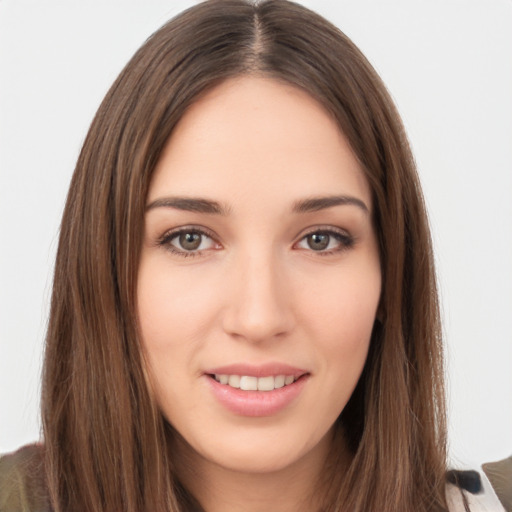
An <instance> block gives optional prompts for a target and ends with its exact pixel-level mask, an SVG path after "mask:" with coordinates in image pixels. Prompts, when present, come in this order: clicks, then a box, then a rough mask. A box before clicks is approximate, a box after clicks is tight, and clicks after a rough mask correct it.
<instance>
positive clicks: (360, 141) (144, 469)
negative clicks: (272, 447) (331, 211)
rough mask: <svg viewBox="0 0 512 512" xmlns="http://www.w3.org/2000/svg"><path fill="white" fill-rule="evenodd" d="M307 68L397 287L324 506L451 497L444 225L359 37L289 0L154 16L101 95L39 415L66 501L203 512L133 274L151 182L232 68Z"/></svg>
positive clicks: (76, 189)
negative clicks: (181, 126)
mask: <svg viewBox="0 0 512 512" xmlns="http://www.w3.org/2000/svg"><path fill="white" fill-rule="evenodd" d="M241 74H257V75H263V76H268V77H272V78H275V79H278V80H283V81H285V82H287V83H290V84H293V85H295V86H297V87H299V88H301V89H303V90H305V91H307V92H308V93H309V94H310V95H311V96H313V97H314V98H316V99H317V100H318V101H319V102H320V103H321V104H322V105H323V106H324V107H325V108H326V109H327V110H328V111H329V112H330V113H331V115H332V116H334V118H335V119H336V120H337V122H338V123H339V127H340V129H341V131H342V132H343V133H344V134H345V136H346V137H347V139H348V141H349V142H350V144H351V146H352V148H353V151H354V153H355V155H356V156H357V158H358V159H359V161H360V163H361V166H362V168H363V169H364V171H365V173H366V176H367V179H368V182H369V183H370V186H371V189H372V193H373V200H374V209H375V219H374V221H375V225H376V231H377V233H378V237H379V243H380V257H381V264H382V274H383V291H382V299H381V306H380V310H379V316H378V320H377V321H376V324H375V328H374V333H373V337H372V341H371V347H370V353H369V356H368V360H367V363H366V366H365V369H364V371H363V375H362V376H361V379H360V381H359V383H358V386H357V388H356V391H355V392H354V395H353V396H352V398H351V400H350V401H349V404H348V405H347V407H346V408H345V410H344V411H343V413H342V415H341V417H340V418H339V420H338V425H339V429H338V431H339V432H340V435H343V436H344V438H345V439H346V440H347V441H348V444H349V446H350V447H351V449H352V451H353V459H352V463H351V465H350V467H349V469H348V472H341V471H340V470H339V465H338V464H337V461H336V456H335V457H334V459H333V460H332V461H330V462H329V473H328V475H329V482H331V485H330V486H329V488H328V489H327V490H326V491H325V499H324V497H322V498H320V497H319V503H320V502H324V501H325V503H326V504H325V506H324V510H326V511H341V510H351V511H354V512H356V511H359V512H363V511H375V510H381V511H393V512H406V511H407V512H409V511H410V510H417V511H427V510H429V511H434V510H436V511H437V510H439V511H440V510H445V507H446V506H445V501H444V473H445V416H444V392H443V368H442V347H441V336H440V323H439V312H438V302H437V292H436V282H435V274H434V267H433V258H432V249H431V241H430V235H429V229H428V223H427V217H426V213H425V206H424V203H423V199H422V193H421V189H420V185H419V181H418V177H417V174H416V171H415V165H414V161H413V158H412V156H411V152H410V149H409V145H408V142H407V139H406V136H405V134H404V130H403V127H402V124H401V121H400V119H399V116H398V114H397V112H396V110H395V107H394V105H393V103H392V101H391V99H390V97H389V95H388V93H387V91H386V89H385V87H384V85H383V84H382V82H381V80H380V78H379V77H378V76H377V74H376V73H375V71H374V70H373V68H372V67H371V66H370V64H369V63H368V62H367V60H366V59H365V57H364V56H363V55H362V54H361V53H360V51H359V50H358V49H357V48H356V47H355V46H354V44H353V43H352V42H351V41H350V40H349V39H348V38H347V37H346V36H345V35H344V34H343V33H342V32H340V31H339V30H338V29H337V28H335V27H334V26H333V25H331V24H330V23H329V22H327V21H326V20H324V19H323V18H321V17H320V16H318V15H316V14H315V13H313V12H311V11H309V10H307V9H306V8H304V7H301V6H299V5H296V4H293V3H290V2H287V1H285V0H269V1H262V2H260V3H257V4H253V3H248V2H246V1H244V0H210V1H208V2H205V3H202V4H199V5H197V6H195V7H192V8H191V9H189V10H187V11H185V12H184V13H182V14H181V15H179V16H178V17H176V18H174V19H173V20H171V21H170V22H169V23H168V24H166V25H165V26H164V27H163V28H161V29H160V30H159V31H158V32H156V33H155V34H154V35H153V36H152V37H151V38H150V39H149V40H148V41H147V42H146V43H145V44H144V46H143V47H142V48H141V49H140V50H139V51H138V52H137V53H136V54H135V56H134V57H133V58H132V60H131V61H130V62H129V63H128V65H127V66H126V68H125V69H124V70H123V71H122V73H121V74H120V76H119V77H118V79H117V80H116V82H115V83H114V84H113V86H112V87H111V89H110V91H109V92H108V94H107V96H106V98H105V99H104V101H103V103H102V104H101V106H100V108H99V110H98V112H97V114H96V116H95V118H94V120H93V122H92V125H91V128H90V130H89V133H88V135H87V138H86V140H85V143H84V146H83V149H82V151H81V154H80V156H79V159H78V162H77V165H76V169H75V173H74V175H73V179H72V182H71V187H70V190H69V195H68V198H67V203H66V207H65V211H64V215H63V220H62V225H61V232H60V240H59V248H58V253H57V260H56V266H55V277H54V285H53V295H52V303H51V315H50V322H49V328H48V334H47V339H46V352H45V362H44V375H43V396H42V416H43V428H44V441H45V445H46V471H47V477H48V482H49V488H50V494H51V499H52V502H53V506H54V508H55V510H56V512H64V511H66V512H68V511H73V510H83V511H87V512H93V511H94V512H97V511H99V510H102V511H112V512H114V511H115V512H119V511H121V510H123V511H127V512H143V511H148V512H149V511H151V512H158V511H164V510H165V511H174V512H176V511H185V510H186V511H189V510H191V509H192V508H193V505H192V504H193V502H194V499H193V497H191V496H189V494H188V493H187V491H186V490H185V489H184V488H183V487H182V486H181V484H180V482H179V480H178V478H177V476H176V475H175V472H174V470H173V460H172V453H169V450H168V449H167V448H166V447H167V446H168V438H169V436H172V435H173V434H172V431H171V430H170V429H169V428H168V427H167V426H166V424H165V421H164V420H163V418H162V416H161V414H160V413H159V411H158V409H157V407H156V406H155V402H154V400H153V399H152V396H151V393H150V391H149V388H148V385H147V379H146V375H145V368H144V362H143V358H142V355H141V350H140V344H139V336H138V327H137V312H136V307H135V304H136V300H135V299H136V278H137V269H138V262H139V253H140V247H141V243H142V234H143V218H144V208H145V199H146V194H147V190H148V185H149V182H150V180H151V175H152V172H153V169H154V168H155V164H156V162H157V161H158V159H159V156H160V154H161V151H162V148H163V147H164V145H165V143H166V141H167V139H168V138H169V136H170V134H171V132H172V130H173V128H174V126H175V125H176V123H177V122H178V121H179V119H180V117H181V116H182V115H183V113H184V112H185V110H186V109H187V107H189V106H190V105H191V103H193V102H194V100H195V99H197V97H198V96H199V95H200V94H202V93H204V92H205V91H206V90H208V89H210V88H212V87H214V86H215V85H216V84H218V83H219V82H221V81H222V80H225V79H227V78H229V77H233V76H237V75H241Z"/></svg>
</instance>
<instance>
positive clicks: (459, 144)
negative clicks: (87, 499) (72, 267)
mask: <svg viewBox="0 0 512 512" xmlns="http://www.w3.org/2000/svg"><path fill="white" fill-rule="evenodd" d="M193 3H194V2H191V1H171V0H167V1H163V0H151V1H142V0H139V1H136V0H123V1H121V0H119V1H114V0H109V1H105V0H88V1H86V2H85V1H79V0H0V452H6V451H10V450H13V449H15V448H16V447H18V446H20V445H22V444H24V443H27V442H30V441H33V440H36V439H37V438H38V436H39V419H38V406H39V398H38V397H39V378H40V366H41V359H42V344H43V338H44V332H45V326H46V319H47V314H48V300H49V296H50V289H51V274H52V264H53V259H54V254H55V249H56V240H57V233H58V226H59V222H60V215H61V211H62V208H63V205H64V201H65V195H66V191H67V187H68V183H69V180H70V177H71V173H72V170H73V167H74V162H75V160H76V157H77V155H78V151H79V148H80V146H81V143H82V141H83V139H84V137H85V134H86V131H87V128H88V125H89V123H90V121H91V119H92V116H93V115H94V112H95V110H96V108H97V107H98V105H99V103H100V101H101V99H102V98H103V96H104V94H105V92H106V91H107V89H108V87H109V86H110V84H111V83H112V81H113V80H114V79H115V77H116V76H117V74H118V73H119V71H120V70H121V68H122V67H123V66H124V64H125V63H126V62H127V60H128V59H129V58H130V57H131V55H132V54H133V52H134V51H135V50H136V49H137V48H138V47H139V46H140V45H141V44H142V42H143V41H144V40H145V39H146V37H148V36H149V35H150V34H151V33H152V32H153V31H154V30H156V29H157V28H158V27H159V26H160V25H162V24H163V23H164V22H165V21H166V20H167V19H169V18H170V17H172V16H173V15H175V14H177V13H178V12H179V11H181V10H182V9H183V8H185V7H188V6H190V5H192V4H193ZM302 3H304V4H305V5H306V6H308V7H310V8H313V9H315V10H316V11H318V12H319V13H320V14H323V15H324V16H326V17H327V18H328V19H330V20H331V21H333V22H334V23H335V24H336V25H338V26H339V27H340V28H341V29H342V30H343V31H344V32H346V33H347V35H349V36H350V37H351V38H352V39H353V40H354V42H355V43H356V44H357V45H359V46H360V48H361V49H362V50H363V52H364V53H365V54H366V55H367V57H368V58H369V59H370V61H371V62H372V63H373V65H374V66H375V67H376V69H377V71H378V72H379V73H380V74H381V75H382V77H383V79H384V81H385V82H386V83H387V85H388V87H389V89H390V91H391V94H392V95H393V97H394V98H395V100H396V102H397V104H398V107H399V110H400V112H401V114H402V116H403V118H404V122H405V125H406V127H407V130H408V133H409V136H410V139H411V142H412V146H413V149H414V151H415V154H416V157H417V161H418V166H419V171H420V176H421V179H422V182H423V184H424V188H425V194H426V199H427V204H428V208H429V213H430V217H431V221H432V227H433V232H434V241H435V249H436V256H437V264H438V273H439V279H440V288H441V294H442V305H443V315H444V322H445V324H444V325H445V333H446V340H447V360H448V391H449V404H450V409H449V415H450V455H451V460H452V462H453V463H455V464H456V465H460V466H466V465H467V466H475V465H477V464H479V463H481V462H484V461H487V460H495V459H499V458H504V457H506V456H509V455H511V454H512V1H511V0H430V1H426V0H385V1H380V0H339V1H334V0H331V1H326V0H324V1H321V0H319V1H313V0H311V1H304V2H302Z"/></svg>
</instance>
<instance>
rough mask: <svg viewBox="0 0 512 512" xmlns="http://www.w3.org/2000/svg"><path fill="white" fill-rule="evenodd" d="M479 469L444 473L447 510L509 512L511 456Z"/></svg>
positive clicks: (511, 476) (457, 511) (510, 506)
mask: <svg viewBox="0 0 512 512" xmlns="http://www.w3.org/2000/svg"><path fill="white" fill-rule="evenodd" d="M482 468H483V471H449V472H448V475H447V480H448V483H447V487H446V500H447V504H448V508H449V510H450V512H512V457H511V458H509V459H506V460H505V461H500V462H495V463H489V464H484V465H483V466H482Z"/></svg>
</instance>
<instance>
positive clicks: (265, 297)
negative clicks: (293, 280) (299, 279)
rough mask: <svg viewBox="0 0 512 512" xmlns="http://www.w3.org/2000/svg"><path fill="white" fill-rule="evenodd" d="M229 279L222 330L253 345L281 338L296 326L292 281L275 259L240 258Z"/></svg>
mask: <svg viewBox="0 0 512 512" xmlns="http://www.w3.org/2000/svg"><path fill="white" fill-rule="evenodd" d="M234 267H235V268H234V269H233V268H232V269H231V272H230V275H229V276H228V280H229V284H228V286H227V288H228V290H229V292H228V294H227V297H226V298H227V304H226V307H225V309H224V312H223V319H222V323H223V328H224V331H225V332H227V333H228V334H229V335H231V336H233V337H236V338H239V339H244V340H247V341H250V342H257V343H261V342H265V341H267V340H273V339H276V338H282V337H284V336H285V335H287V334H288V333H290V332H291V331H292V329H293V327H294V324H295V318H294V314H293V308H292V297H291V294H290V293H289V291H290V290H289V282H288V281H289V278H288V277H287V275H286V272H284V271H283V269H282V266H280V265H279V264H278V262H277V261H276V258H274V259H273V258H272V257H269V256H258V255H254V254H253V255H252V256H250V257H247V258H240V261H238V262H237V263H236V264H235V265H234Z"/></svg>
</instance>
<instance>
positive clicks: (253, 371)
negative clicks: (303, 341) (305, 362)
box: [204, 362, 309, 379]
mask: <svg viewBox="0 0 512 512" xmlns="http://www.w3.org/2000/svg"><path fill="white" fill-rule="evenodd" d="M204 373H205V374H208V375H247V376H251V377H270V376H274V377H275V376H276V375H293V376H294V377H295V378H296V379H297V378H298V377H300V376H301V375H304V374H306V373H309V372H308V371H306V370H303V369H301V368H297V367H296V366H291V365H289V364H284V363H277V362H275V363H265V364H248V363H233V364H227V365H224V366H217V367H215V368H210V369H208V370H206V371H205V372H204Z"/></svg>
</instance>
